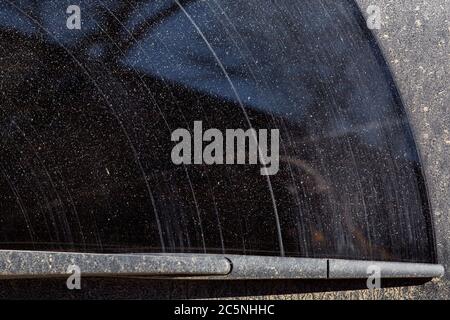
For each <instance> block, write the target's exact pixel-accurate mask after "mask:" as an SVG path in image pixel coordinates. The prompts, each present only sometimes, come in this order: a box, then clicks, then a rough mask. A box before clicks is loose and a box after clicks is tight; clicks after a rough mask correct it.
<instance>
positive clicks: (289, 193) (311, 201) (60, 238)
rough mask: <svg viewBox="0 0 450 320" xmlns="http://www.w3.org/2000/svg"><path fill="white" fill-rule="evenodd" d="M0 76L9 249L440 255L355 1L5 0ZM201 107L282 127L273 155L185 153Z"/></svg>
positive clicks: (396, 111) (1, 198) (1, 222)
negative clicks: (186, 136)
mask: <svg viewBox="0 0 450 320" xmlns="http://www.w3.org/2000/svg"><path fill="white" fill-rule="evenodd" d="M70 6H71V7H70ZM77 8H78V9H77ZM0 90H1V100H0V122H1V124H0V138H1V144H0V208H1V210H0V248H1V249H7V248H8V249H11V248H12V249H30V250H66V251H92V252H184V253H186V252H191V253H227V254H244V255H275V256H279V255H286V256H299V257H314V258H321V257H327V258H349V259H373V260H395V261H413V262H433V261H434V259H435V257H434V242H433V234H432V228H431V221H430V212H429V211H430V209H429V204H428V199H427V194H426V189H425V184H424V179H423V176H422V173H421V166H420V161H419V157H418V154H417V150H416V147H415V144H414V140H413V138H412V135H411V130H410V128H409V124H408V121H407V118H406V115H405V111H404V107H403V104H402V102H401V99H400V97H399V94H398V92H397V89H396V86H395V84H394V82H393V80H392V77H391V75H390V72H389V69H388V67H387V65H386V63H385V61H384V59H383V57H382V55H381V52H380V50H379V48H378V46H377V43H376V41H375V40H374V38H373V36H372V34H371V32H370V31H369V27H368V25H367V21H366V20H364V18H363V14H362V12H361V11H360V9H359V8H358V7H357V6H356V5H355V4H354V2H353V1H327V0H300V1H299V0H295V1H294V0H285V1H269V0H268V1H260V0H235V1H229V0H206V1H199V0H197V1H196V0H190V1H189V0H184V1H183V0H177V1H175V0H167V1H164V0H153V1H134V0H129V1H118V0H117V1H113V0H110V1H106V0H104V1H100V0H84V1H83V0H81V1H77V3H74V2H73V1H60V0H58V1H57V0H49V1H37V0H21V1H7V0H0ZM196 121H197V122H198V121H201V122H202V126H203V130H207V129H209V128H215V129H218V130H220V131H221V132H225V131H226V130H227V129H237V128H240V129H243V130H248V129H250V128H253V129H255V130H269V131H270V130H275V129H276V130H279V140H280V141H279V144H280V145H279V171H278V172H277V173H276V174H274V175H270V176H264V175H261V173H260V169H261V166H259V165H248V164H241V165H226V164H225V165H206V164H197V165H195V164H194V165H177V164H174V163H173V162H172V161H171V151H172V149H173V147H174V142H173V141H172V140H171V134H172V133H173V132H174V130H176V129H178V128H185V129H188V130H190V131H192V130H193V129H194V123H196Z"/></svg>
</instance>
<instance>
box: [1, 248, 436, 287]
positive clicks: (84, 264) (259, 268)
mask: <svg viewBox="0 0 450 320" xmlns="http://www.w3.org/2000/svg"><path fill="white" fill-rule="evenodd" d="M71 265H76V266H77V267H78V268H79V269H80V272H81V274H82V275H83V276H95V277H129V276H133V277H135V276H136V277H156V278H176V279H210V280H213V279H215V280H220V279H222V280H226V279H229V280H233V279H234V280H237V279H364V278H367V277H368V276H369V273H368V270H369V267H370V266H376V267H378V268H379V271H380V272H381V277H382V278H391V279H394V278H403V279H404V278H434V277H441V276H442V275H443V274H444V267H443V266H441V265H438V264H424V263H404V262H384V261H383V262H382V261H362V260H340V259H312V258H284V257H263V256H241V255H211V254H140V253H139V254H97V253H72V252H51V251H19V250H0V279H2V278H3V279H4V278H47V277H62V276H67V275H68V274H70V273H71V271H70V268H69V266H71Z"/></svg>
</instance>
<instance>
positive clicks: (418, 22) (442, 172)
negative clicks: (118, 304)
mask: <svg viewBox="0 0 450 320" xmlns="http://www.w3.org/2000/svg"><path fill="white" fill-rule="evenodd" d="M357 2H358V3H359V4H360V5H361V6H362V7H363V8H367V6H368V5H370V4H376V5H379V6H380V8H381V10H382V18H383V21H382V28H381V30H379V31H377V32H376V34H377V36H378V38H379V40H380V44H381V46H382V48H383V50H384V52H385V55H386V58H387V61H388V63H389V64H390V66H391V68H392V70H393V73H394V77H395V78H396V80H397V84H398V86H399V90H400V92H401V94H402V97H403V99H404V101H405V104H406V107H407V111H408V113H409V116H410V120H411V124H412V126H413V130H414V133H415V137H416V140H417V143H418V146H419V149H420V152H421V154H422V159H423V163H424V170H425V175H426V178H427V182H428V187H429V192H430V197H431V202H432V206H433V214H434V222H435V228H436V236H437V247H438V256H439V262H440V263H442V264H444V265H445V266H446V270H447V273H446V275H445V278H443V279H439V280H433V281H432V282H429V283H427V284H424V285H418V286H411V287H400V288H391V289H381V290H375V291H367V290H355V291H342V292H337V290H340V289H339V286H329V285H325V284H318V283H317V282H315V283H309V282H304V281H303V282H294V281H289V282H251V281H246V282H233V283H228V282H227V283H224V282H208V283H206V282H192V281H156V280H135V279H128V280H123V279H122V280H119V281H107V280H99V279H89V280H88V279H84V280H82V290H80V291H68V290H67V289H66V288H65V282H61V281H54V282H53V281H52V282H45V283H43V282H40V281H38V280H20V281H18V280H17V281H16V280H14V281H13V280H10V281H3V282H2V283H1V284H0V286H1V287H0V297H3V298H17V297H23V296H24V293H26V292H27V291H26V290H27V288H29V287H32V288H33V290H32V291H33V293H31V292H30V293H28V294H29V296H28V297H34V298H41V297H42V298H163V299H164V298H199V297H200V298H207V297H210V298H214V297H245V298H263V299H267V298H278V299H439V298H441V299H442V298H447V299H448V298H450V275H449V273H448V270H449V260H448V259H449V249H450V221H449V219H450V218H449V212H450V201H449V199H450V186H449V184H450V165H449V163H450V161H449V160H450V114H449V101H450V96H449V90H448V89H449V87H450V48H449V41H450V39H449V33H450V26H449V19H450V1H449V0H357ZM347 285H348V284H347ZM355 287H358V286H355ZM333 290H334V291H333ZM326 291H329V292H326Z"/></svg>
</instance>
